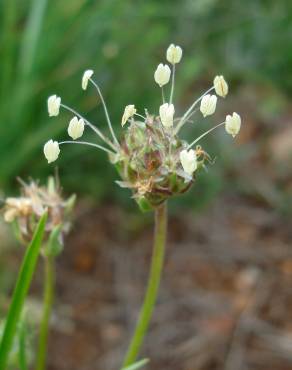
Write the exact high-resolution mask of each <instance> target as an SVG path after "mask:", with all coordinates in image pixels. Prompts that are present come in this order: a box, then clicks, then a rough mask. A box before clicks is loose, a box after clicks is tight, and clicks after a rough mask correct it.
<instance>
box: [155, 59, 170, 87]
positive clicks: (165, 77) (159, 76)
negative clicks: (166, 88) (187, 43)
mask: <svg viewBox="0 0 292 370" xmlns="http://www.w3.org/2000/svg"><path fill="white" fill-rule="evenodd" d="M170 74H171V71H170V68H169V66H168V65H167V64H164V65H163V64H162V63H160V64H159V65H158V67H157V69H156V71H155V73H154V80H155V82H156V83H157V84H158V85H159V86H160V87H162V86H163V85H166V84H167V83H168V81H169V79H170Z"/></svg>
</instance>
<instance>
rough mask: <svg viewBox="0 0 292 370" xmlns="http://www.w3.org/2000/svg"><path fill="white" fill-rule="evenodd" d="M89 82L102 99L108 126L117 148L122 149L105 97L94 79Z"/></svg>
mask: <svg viewBox="0 0 292 370" xmlns="http://www.w3.org/2000/svg"><path fill="white" fill-rule="evenodd" d="M89 80H90V81H91V83H92V84H93V86H94V87H95V88H96V90H97V92H98V95H99V97H100V100H101V103H102V106H103V109H104V113H105V116H106V120H107V124H108V127H109V130H110V132H111V135H112V138H113V139H114V142H115V143H116V145H117V147H120V144H119V142H118V140H117V138H116V135H115V133H114V130H113V127H112V124H111V120H110V117H109V114H108V110H107V107H106V104H105V101H104V99H103V95H102V93H101V90H100V88H99V86H98V85H97V83H96V82H95V81H94V80H93V79H92V78H90V79H89Z"/></svg>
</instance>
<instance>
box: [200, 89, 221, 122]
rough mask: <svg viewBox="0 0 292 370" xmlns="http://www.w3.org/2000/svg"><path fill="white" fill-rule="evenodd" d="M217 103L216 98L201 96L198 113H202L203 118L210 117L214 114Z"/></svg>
mask: <svg viewBox="0 0 292 370" xmlns="http://www.w3.org/2000/svg"><path fill="white" fill-rule="evenodd" d="M216 103H217V96H216V95H210V94H207V95H205V96H203V98H202V100H201V106H200V111H201V112H202V114H203V116H204V117H206V116H210V115H211V114H213V113H214V112H215V109H216Z"/></svg>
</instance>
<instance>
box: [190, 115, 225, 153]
mask: <svg viewBox="0 0 292 370" xmlns="http://www.w3.org/2000/svg"><path fill="white" fill-rule="evenodd" d="M223 125H225V121H224V122H221V123H219V124H218V125H216V126H214V127H212V128H210V130H208V131H206V132H204V133H203V134H202V135H200V136H199V137H197V138H196V140H194V141H193V142H192V143H191V144H190V145H189V146H188V149H190V148H191V147H192V146H194V145H195V144H197V143H198V142H199V141H200V140H201V139H203V137H205V136H207V135H208V134H209V133H210V132H212V131H214V130H215V129H216V128H218V127H220V126H223Z"/></svg>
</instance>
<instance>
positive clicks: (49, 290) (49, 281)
mask: <svg viewBox="0 0 292 370" xmlns="http://www.w3.org/2000/svg"><path fill="white" fill-rule="evenodd" d="M54 290H55V258H54V257H52V256H45V288H44V302H43V316H42V321H41V326H40V334H39V344H38V352H37V356H36V370H44V369H45V368H46V360H47V346H48V336H49V326H50V318H51V312H52V304H53V300H54Z"/></svg>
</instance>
